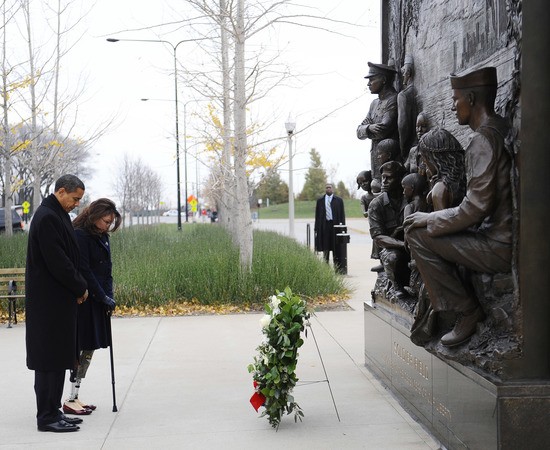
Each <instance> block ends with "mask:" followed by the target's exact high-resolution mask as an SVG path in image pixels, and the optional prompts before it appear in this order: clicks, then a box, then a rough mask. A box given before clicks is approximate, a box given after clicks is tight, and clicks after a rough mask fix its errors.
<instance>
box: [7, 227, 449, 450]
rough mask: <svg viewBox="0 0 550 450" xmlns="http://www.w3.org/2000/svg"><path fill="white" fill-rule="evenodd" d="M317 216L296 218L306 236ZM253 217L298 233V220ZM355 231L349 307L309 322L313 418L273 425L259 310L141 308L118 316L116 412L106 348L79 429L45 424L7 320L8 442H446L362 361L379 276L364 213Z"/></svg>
mask: <svg viewBox="0 0 550 450" xmlns="http://www.w3.org/2000/svg"><path fill="white" fill-rule="evenodd" d="M307 223H308V221H306V220H297V221H296V237H297V239H298V240H299V241H301V242H305V241H306V237H305V236H306V235H305V232H306V229H307ZM309 223H310V225H311V229H313V222H312V221H309ZM205 226H212V225H205ZM213 226H215V225H213ZM254 226H255V227H256V228H262V229H272V230H275V231H278V232H280V233H288V221H278V220H266V221H264V220H260V221H259V222H255V223H254ZM348 231H349V233H350V234H351V243H350V245H349V246H348V273H349V274H348V275H347V276H346V280H347V283H348V284H349V286H350V287H351V288H353V289H354V294H353V296H352V298H351V299H350V300H349V302H348V303H349V305H350V307H351V309H349V310H344V311H327V312H319V313H316V315H315V316H314V317H313V318H312V320H311V330H310V331H309V332H308V337H307V339H306V342H305V344H304V346H303V347H302V348H301V349H300V357H299V366H298V369H297V372H298V376H299V378H300V380H301V383H300V384H299V386H297V388H296V389H295V390H294V397H295V399H296V401H297V402H298V404H299V405H300V406H301V408H302V409H303V411H304V413H305V418H304V421H303V422H301V423H300V422H298V423H294V420H293V419H292V418H291V417H287V416H285V417H284V418H283V420H282V422H281V426H280V428H279V430H278V431H275V430H274V429H272V428H271V427H270V425H269V423H268V421H267V419H266V418H259V414H258V413H256V412H255V411H254V409H253V408H252V406H251V405H250V403H249V398H250V396H251V395H252V393H253V387H252V378H251V375H250V374H249V373H248V371H247V365H248V364H249V363H251V362H252V358H253V356H254V355H255V353H256V352H255V348H256V346H257V345H258V344H259V343H260V340H261V337H262V335H261V330H260V325H259V319H260V317H261V314H236V315H225V316H220V315H209V316H189V317H139V318H114V319H113V342H114V344H113V348H114V354H115V365H116V367H115V371H116V404H117V407H118V412H112V407H113V399H112V390H111V372H110V365H109V351H108V350H100V351H97V352H96V354H95V355H94V360H93V363H92V365H91V367H90V370H89V371H88V375H87V378H86V379H85V380H84V382H83V384H82V387H81V390H80V397H81V399H82V400H84V401H85V402H89V403H94V404H96V405H97V406H98V408H97V410H96V411H95V412H94V413H93V414H91V415H90V416H85V417H84V423H83V424H82V425H81V429H80V431H78V432H76V433H66V434H56V433H44V432H39V431H37V429H36V420H35V398H34V391H33V379H34V376H33V372H31V371H29V370H27V368H26V366H25V342H24V338H25V329H24V327H25V325H24V324H18V325H16V326H14V327H13V328H11V329H8V328H6V325H5V324H2V325H1V326H0V358H1V364H0V380H1V382H0V405H1V406H0V449H23V448H25V449H28V448H36V449H78V450H85V449H117V450H119V449H149V450H155V449H218V448H223V449H280V448H285V449H373V450H374V449H394V450H398V449H400V450H415V449H418V450H420V449H431V450H435V449H438V448H439V444H438V442H437V441H436V440H434V439H433V438H432V437H431V436H430V434H429V433H427V432H426V431H425V430H424V428H423V427H422V426H421V425H420V424H418V423H417V422H416V421H415V420H414V419H413V418H411V417H410V416H409V415H408V414H407V413H406V412H405V411H404V410H403V408H401V406H400V405H399V403H398V402H397V401H396V400H395V399H394V398H393V397H392V395H391V393H390V392H389V391H387V390H385V389H384V388H383V387H382V385H381V384H380V383H379V382H378V381H377V380H376V379H375V378H374V377H373V376H372V375H371V374H370V372H369V371H368V370H367V369H366V368H365V367H364V353H363V352H364V348H363V347H364V336H363V334H364V330H363V301H364V300H365V299H366V298H367V297H368V296H369V295H370V289H371V288H372V285H373V284H374V274H372V273H371V272H370V270H369V268H370V267H371V266H372V265H373V262H372V261H371V260H370V258H369V255H370V245H371V241H370V238H369V236H368V232H367V221H366V220H363V219H354V220H350V221H349V222H348ZM312 332H313V334H314V336H315V339H316V341H317V344H318V347H319V350H320V352H318V351H317V346H316V345H315V340H314V339H313V334H312ZM319 353H320V355H321V357H322V360H323V362H324V365H325V368H326V372H327V374H328V380H329V382H330V387H331V388H332V393H333V395H334V402H335V404H336V408H335V406H334V404H333V401H332V397H331V395H330V390H329V384H328V383H327V381H326V377H325V374H324V371H323V366H322V364H321V359H320V355H319ZM68 385H69V383H68V381H67V383H66V392H67V393H68V388H69V386H68ZM336 412H338V414H339V416H340V421H339V420H338V417H337V414H336Z"/></svg>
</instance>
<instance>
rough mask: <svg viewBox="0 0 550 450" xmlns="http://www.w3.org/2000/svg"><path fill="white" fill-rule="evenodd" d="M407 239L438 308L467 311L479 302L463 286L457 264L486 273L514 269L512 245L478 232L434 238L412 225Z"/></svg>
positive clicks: (435, 308)
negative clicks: (512, 265)
mask: <svg viewBox="0 0 550 450" xmlns="http://www.w3.org/2000/svg"><path fill="white" fill-rule="evenodd" d="M407 241H408V243H409V247H410V249H411V253H412V256H413V258H414V259H415V261H416V265H417V267H418V270H419V272H420V275H421V276H422V280H423V281H424V283H425V285H426V288H427V289H428V293H429V296H430V301H431V303H432V306H433V308H434V310H435V311H456V312H467V311H470V310H472V309H473V308H475V307H476V306H477V305H478V302H477V300H476V299H475V298H473V297H472V295H471V293H469V292H468V291H467V290H466V288H465V287H464V284H463V282H462V280H461V278H460V276H459V273H458V268H457V265H462V266H464V267H466V268H468V269H471V270H474V271H476V272H483V273H497V272H509V271H510V270H511V258H512V248H511V246H510V245H507V244H502V243H499V242H495V241H491V240H490V239H487V238H485V237H484V236H482V235H479V234H477V233H471V232H462V233H455V234H452V235H448V236H437V237H431V236H428V232H427V230H426V228H413V229H412V230H410V231H409V232H408V233H407Z"/></svg>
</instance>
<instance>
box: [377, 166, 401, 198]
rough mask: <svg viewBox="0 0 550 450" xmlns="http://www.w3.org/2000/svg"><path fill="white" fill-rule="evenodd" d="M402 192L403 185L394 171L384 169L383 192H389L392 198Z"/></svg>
mask: <svg viewBox="0 0 550 450" xmlns="http://www.w3.org/2000/svg"><path fill="white" fill-rule="evenodd" d="M400 191H401V185H400V180H399V178H398V176H397V174H395V173H394V171H392V170H388V169H384V170H383V171H382V192H387V193H388V195H389V196H390V197H391V196H392V195H393V194H395V193H396V192H400Z"/></svg>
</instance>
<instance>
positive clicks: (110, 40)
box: [107, 38, 120, 42]
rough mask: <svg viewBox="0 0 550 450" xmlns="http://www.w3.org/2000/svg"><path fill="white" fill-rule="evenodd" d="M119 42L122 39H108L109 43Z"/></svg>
mask: <svg viewBox="0 0 550 450" xmlns="http://www.w3.org/2000/svg"><path fill="white" fill-rule="evenodd" d="M118 41H120V39H115V38H107V42H118Z"/></svg>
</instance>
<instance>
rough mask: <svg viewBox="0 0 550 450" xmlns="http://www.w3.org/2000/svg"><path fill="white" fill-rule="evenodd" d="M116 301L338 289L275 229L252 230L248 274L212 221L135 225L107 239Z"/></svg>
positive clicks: (337, 280) (330, 275)
mask: <svg viewBox="0 0 550 450" xmlns="http://www.w3.org/2000/svg"><path fill="white" fill-rule="evenodd" d="M112 247H113V249H112V250H113V265H114V269H113V276H114V279H115V285H116V292H115V297H116V300H117V303H118V304H121V305H125V306H129V307H134V306H138V305H140V304H142V305H145V304H146V305H150V306H160V305H163V304H165V303H166V302H181V301H196V302H197V303H200V304H203V305H217V304H236V305H246V304H254V303H263V302H264V300H265V298H267V297H268V296H270V295H272V294H273V292H274V290H275V289H277V290H284V288H285V287H286V286H289V287H291V289H292V290H293V292H295V293H296V294H297V295H302V296H304V297H319V296H326V295H333V294H342V293H343V292H344V291H345V287H344V282H343V279H342V277H340V276H338V275H336V274H335V273H334V271H333V270H332V269H331V268H330V267H329V266H328V265H327V264H325V263H324V262H322V261H320V260H319V259H318V258H317V257H316V256H315V255H314V254H313V253H312V252H311V251H310V250H308V249H307V248H305V247H303V246H301V245H299V244H298V243H297V242H296V241H294V240H292V239H290V238H288V237H285V236H281V235H278V234H277V233H273V232H266V231H255V232H254V255H253V263H252V271H251V272H250V273H242V272H241V270H240V264H239V253H238V250H237V248H236V247H235V246H234V245H233V244H232V241H231V238H230V236H229V235H228V234H227V232H226V231H225V230H224V229H223V228H221V227H219V226H216V225H201V224H197V225H192V224H190V225H185V226H184V227H183V229H182V231H178V230H177V229H176V228H175V227H174V225H158V226H154V227H146V228H143V227H134V228H131V229H125V230H123V231H121V232H118V233H116V234H115V235H113V237H112Z"/></svg>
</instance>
